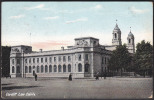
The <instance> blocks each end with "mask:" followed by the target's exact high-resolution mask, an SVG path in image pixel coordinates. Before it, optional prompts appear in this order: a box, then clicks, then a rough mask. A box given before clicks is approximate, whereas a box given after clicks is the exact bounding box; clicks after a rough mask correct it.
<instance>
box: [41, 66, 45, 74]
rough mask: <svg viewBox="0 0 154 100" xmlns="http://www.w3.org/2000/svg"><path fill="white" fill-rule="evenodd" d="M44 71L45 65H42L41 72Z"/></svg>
mask: <svg viewBox="0 0 154 100" xmlns="http://www.w3.org/2000/svg"><path fill="white" fill-rule="evenodd" d="M43 72H44V68H43V65H41V73H43Z"/></svg>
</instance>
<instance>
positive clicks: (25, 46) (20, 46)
mask: <svg viewBox="0 0 154 100" xmlns="http://www.w3.org/2000/svg"><path fill="white" fill-rule="evenodd" d="M11 47H31V46H28V45H16V46H11Z"/></svg>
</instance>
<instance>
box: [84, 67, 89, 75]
mask: <svg viewBox="0 0 154 100" xmlns="http://www.w3.org/2000/svg"><path fill="white" fill-rule="evenodd" d="M84 76H85V77H90V65H89V64H85V66H84Z"/></svg>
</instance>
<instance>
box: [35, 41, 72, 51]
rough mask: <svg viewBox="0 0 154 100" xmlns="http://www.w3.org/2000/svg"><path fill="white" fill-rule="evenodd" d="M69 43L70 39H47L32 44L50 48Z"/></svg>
mask: <svg viewBox="0 0 154 100" xmlns="http://www.w3.org/2000/svg"><path fill="white" fill-rule="evenodd" d="M68 44H69V41H45V42H35V43H33V44H32V46H33V47H34V48H37V49H40V48H42V49H45V50H46V49H48V48H55V47H56V46H58V47H59V46H66V45H68Z"/></svg>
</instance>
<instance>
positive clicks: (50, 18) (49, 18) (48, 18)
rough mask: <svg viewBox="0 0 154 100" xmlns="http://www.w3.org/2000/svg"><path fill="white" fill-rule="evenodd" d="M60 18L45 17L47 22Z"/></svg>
mask: <svg viewBox="0 0 154 100" xmlns="http://www.w3.org/2000/svg"><path fill="white" fill-rule="evenodd" d="M58 18H59V16H54V17H45V18H44V19H46V20H52V19H58Z"/></svg>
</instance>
